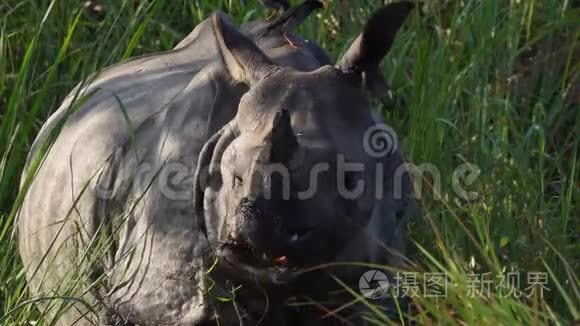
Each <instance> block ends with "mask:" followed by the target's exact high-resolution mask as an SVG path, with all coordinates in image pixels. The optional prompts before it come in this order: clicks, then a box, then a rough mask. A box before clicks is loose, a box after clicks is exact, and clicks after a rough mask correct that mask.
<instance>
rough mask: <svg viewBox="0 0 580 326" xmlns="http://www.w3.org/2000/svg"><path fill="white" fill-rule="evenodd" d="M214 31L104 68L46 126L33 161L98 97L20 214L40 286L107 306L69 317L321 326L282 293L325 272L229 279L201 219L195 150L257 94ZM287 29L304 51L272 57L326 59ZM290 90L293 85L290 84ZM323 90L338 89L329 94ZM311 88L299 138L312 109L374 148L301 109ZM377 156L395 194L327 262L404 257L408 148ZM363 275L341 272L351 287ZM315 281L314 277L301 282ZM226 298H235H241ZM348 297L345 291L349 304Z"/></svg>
mask: <svg viewBox="0 0 580 326" xmlns="http://www.w3.org/2000/svg"><path fill="white" fill-rule="evenodd" d="M221 19H224V20H225V18H223V17H222V18H221ZM264 26H265V23H264V22H256V23H253V24H251V25H248V26H245V27H244V28H243V29H242V31H243V32H244V33H245V35H247V36H248V37H249V38H253V37H255V36H256V35H258V34H260V32H261V31H262V30H263V27H264ZM215 35H216V34H215V33H214V27H213V26H212V20H211V19H208V20H205V21H203V22H202V23H200V24H199V25H198V26H197V27H196V28H195V29H194V30H193V32H192V33H191V34H190V35H188V36H187V37H186V38H185V39H184V40H183V41H182V42H181V43H179V44H178V45H177V46H176V48H175V49H174V50H171V51H168V52H164V53H159V54H153V55H147V56H143V57H139V58H135V59H133V60H130V61H128V62H125V63H121V64H117V65H114V66H111V67H108V68H106V69H104V70H102V71H100V72H99V73H98V74H97V75H96V76H94V77H93V78H92V79H90V80H89V81H88V82H90V85H89V86H86V87H83V86H78V87H77V88H76V89H75V90H73V91H72V92H71V94H70V95H69V96H68V97H67V98H66V99H65V101H64V102H63V104H62V106H61V107H60V108H59V109H58V111H57V112H56V113H54V114H53V115H52V116H51V117H50V119H49V120H48V121H47V122H46V124H45V125H44V126H43V128H42V130H41V131H40V133H39V135H38V138H37V140H36V141H35V143H34V146H33V149H32V153H31V155H30V157H33V154H34V153H35V151H37V150H38V148H39V147H40V145H41V144H42V143H43V142H44V141H45V140H46V139H47V138H48V135H49V134H50V133H51V131H52V130H53V129H54V128H56V125H57V124H58V122H59V121H60V119H63V118H64V117H65V116H66V112H67V111H68V110H69V108H70V106H71V102H72V101H73V99H74V98H77V97H83V95H88V94H89V95H90V96H87V98H86V99H85V100H86V102H84V103H83V104H82V105H80V107H79V108H78V110H76V112H74V113H72V114H71V115H70V116H68V118H67V120H66V123H65V124H64V127H63V129H62V132H60V134H59V135H58V137H57V139H56V141H55V142H54V144H53V146H52V148H51V149H50V151H49V152H48V154H47V155H46V158H45V160H44V162H43V164H42V166H41V167H40V169H39V171H38V173H37V175H36V177H35V179H34V182H33V183H32V185H31V187H30V189H29V191H28V192H27V194H26V198H25V201H24V204H23V206H22V210H21V212H20V217H19V223H18V235H19V243H20V252H21V256H22V259H23V262H24V266H25V267H26V270H27V278H28V280H29V287H30V290H31V293H32V294H33V295H38V296H54V295H67V296H68V295H70V296H76V297H80V298H82V299H83V300H85V301H86V302H87V303H89V304H91V305H93V306H94V307H95V308H96V309H97V312H98V316H95V315H94V314H93V313H92V312H89V310H87V309H86V307H85V305H84V304H83V303H76V304H74V305H73V306H72V308H70V307H65V308H70V309H67V311H66V313H65V314H64V316H63V318H62V319H61V320H60V322H59V325H71V324H74V323H77V324H79V325H91V324H99V323H100V324H107V323H108V324H118V325H158V324H159V325H197V324H215V323H216V321H217V322H219V324H220V325H230V324H232V323H236V324H237V323H238V320H239V319H241V320H243V321H246V323H247V324H248V325H251V324H253V323H256V322H258V321H259V320H262V322H263V324H276V325H283V324H284V323H287V324H294V323H297V324H306V323H308V322H310V323H312V324H316V323H318V319H317V317H316V316H315V315H316V314H315V313H311V312H305V311H300V312H297V311H295V310H292V309H290V308H288V309H286V308H284V306H283V302H284V300H285V299H286V296H290V295H294V294H296V293H293V291H292V290H293V289H308V288H310V287H312V288H316V286H315V285H319V284H323V282H320V283H319V282H317V281H316V280H317V279H318V278H317V276H316V275H318V274H316V273H315V274H314V275H309V276H308V277H306V278H304V279H300V278H297V279H295V280H293V281H292V282H295V283H292V282H290V283H288V285H285V284H260V282H257V284H255V283H253V282H251V281H247V280H246V281H240V282H237V281H235V280H234V278H232V277H231V274H227V273H226V274H224V273H221V272H220V266H221V264H220V263H218V264H214V263H215V262H216V256H215V251H216V247H217V246H218V243H216V241H219V240H220V239H214V238H216V237H218V235H216V234H218V233H219V230H217V229H215V228H217V227H218V226H219V225H221V224H220V223H218V222H216V221H215V220H208V219H209V218H208V216H213V215H212V214H215V212H213V213H212V214H209V213H208V214H207V215H206V214H205V213H203V212H202V213H201V214H196V210H195V209H194V191H193V190H194V188H195V187H194V184H193V174H194V171H195V169H196V165H197V163H198V158H199V153H200V151H201V150H202V147H203V146H204V144H206V142H207V141H208V139H210V137H212V135H214V134H215V133H216V132H218V131H219V130H220V129H221V128H222V127H223V126H224V125H226V124H227V123H228V122H230V121H231V120H232V119H234V117H235V116H236V114H237V113H238V112H237V111H238V105H239V102H240V99H241V97H242V96H243V95H244V94H245V92H247V90H248V86H246V84H244V83H240V82H239V81H236V80H234V78H232V76H231V73H229V72H228V70H227V69H226V68H225V67H224V61H223V60H222V56H220V55H218V51H219V47H218V42H217V41H216V36H215ZM291 37H292V38H294V39H295V40H296V44H300V46H299V47H298V48H292V47H290V46H289V45H288V44H287V43H286V42H285V41H284V40H283V38H282V37H281V35H279V34H275V33H274V34H273V35H269V36H267V37H265V38H263V39H262V40H261V41H260V42H259V44H258V46H259V48H260V49H261V50H263V51H264V53H266V55H267V56H268V57H269V58H270V59H271V60H272V61H273V62H274V63H276V64H278V65H282V66H287V67H291V68H293V71H299V72H312V71H315V70H317V69H319V68H320V67H323V66H325V65H329V64H330V61H329V59H328V57H327V55H326V54H325V53H324V51H323V50H321V49H320V48H319V47H318V46H317V45H315V44H312V43H305V41H303V40H301V39H299V38H297V37H295V36H291ZM323 69H331V67H330V66H327V68H323ZM332 69H334V68H332ZM332 69H331V70H332ZM285 87H289V85H284V84H283V83H281V84H280V88H285ZM319 95H320V96H321V97H324V98H332V97H333V96H334V94H332V92H330V93H326V94H319ZM305 96H306V98H305V99H304V101H305V104H304V106H303V107H304V108H302V109H301V108H300V107H301V106H300V107H286V108H283V109H287V110H289V112H290V115H291V116H292V125H293V128H294V129H295V130H296V131H297V133H298V131H299V130H301V126H304V125H308V124H309V123H310V122H309V121H308V119H309V117H313V116H314V117H315V118H316V119H317V120H316V130H317V131H316V132H317V133H320V134H321V135H324V137H326V138H327V139H330V140H331V141H332V142H334V143H335V144H336V146H335V147H333V148H336V149H337V150H339V151H341V152H347V153H350V152H353V153H360V155H362V154H364V152H363V149H362V144H363V139H362V135H363V133H364V131H365V129H366V128H362V127H361V128H359V130H357V131H356V133H353V134H348V132H347V131H345V130H348V129H349V125H348V123H351V122H349V121H347V122H348V123H347V124H345V121H344V120H345V119H344V115H343V116H339V115H336V116H335V115H334V113H333V110H334V108H325V109H324V110H322V111H320V112H318V111H317V112H318V113H316V115H308V114H305V113H304V112H303V111H300V110H318V109H317V108H315V107H314V106H312V105H309V104H308V103H310V102H309V100H308V97H309V96H318V95H316V94H314V95H313V94H306V95H305ZM280 109H281V108H279V107H272V110H278V111H279V110H280ZM351 109H353V110H356V109H357V108H351ZM363 109H364V108H363ZM300 112H302V113H300ZM125 114H126V115H125ZM365 114H366V116H367V118H364V119H363V118H361V119H362V120H361V119H359V118H357V117H359V116H361V115H360V114H359V115H356V116H355V118H356V119H359V120H360V121H356V119H355V120H353V121H352V123H353V124H355V125H357V124H360V126H366V127H371V126H372V125H373V124H374V123H376V122H378V121H380V120H375V121H373V119H376V118H374V116H373V115H372V114H371V113H370V111H369V112H368V114H367V113H365ZM321 117H323V119H320V118H321ZM363 117H364V116H363ZM351 120H352V119H351ZM357 126H358V125H357ZM345 135H348V138H345ZM353 135H357V136H356V137H358V138H356V137H355V136H353ZM321 137H322V136H321ZM357 155H359V154H357ZM377 162H381V163H383V164H385V166H386V167H387V168H386V169H385V171H386V172H385V174H386V175H385V176H384V184H385V192H387V195H386V196H385V198H384V199H382V200H379V201H376V202H375V203H374V204H373V207H374V208H373V209H372V214H371V216H369V219H368V221H367V222H365V223H363V225H362V227H361V231H360V232H359V231H357V230H356V229H353V230H352V233H351V237H350V238H348V239H346V240H345V241H343V242H344V243H343V244H344V246H343V247H342V248H340V250H337V252H336V253H335V254H334V258H333V259H332V260H331V261H365V262H377V263H389V264H391V265H396V264H397V263H398V262H397V259H396V257H395V255H393V254H392V251H387V250H386V249H385V248H386V247H389V248H391V249H393V251H395V250H397V251H403V249H404V246H403V242H402V230H401V228H400V226H401V224H402V223H401V220H400V219H399V217H401V216H403V215H405V212H406V211H407V210H408V208H409V207H411V206H412V205H411V203H410V201H409V199H408V194H409V193H410V189H411V187H410V185H409V181H408V179H407V178H406V176H404V177H403V179H402V180H403V185H402V188H401V189H402V193H403V198H401V199H399V198H394V197H393V193H392V191H393V190H392V189H393V187H392V183H393V175H394V174H395V171H396V169H397V168H398V167H399V166H400V165H401V164H403V158H402V155H401V154H400V152H399V151H396V152H394V153H392V154H390V155H388V156H386V157H383V158H380V159H374V158H368V160H367V163H368V164H371V163H372V164H374V163H377ZM205 200H206V201H207V199H205ZM204 207H205V206H204ZM209 207H211V205H209ZM200 215H204V216H200ZM222 218H227V217H222ZM208 234H210V235H211V234H214V236H208ZM214 265H215V266H214ZM208 269H211V273H210V272H207V271H208ZM363 271H364V269H362V270H354V269H353V268H343V269H340V268H336V269H334V270H333V272H334V273H335V274H336V275H340V276H341V278H342V279H344V280H345V281H346V282H351V284H352V285H353V286H355V287H356V286H357V285H358V278H359V277H360V275H361V273H362V272H363ZM319 274H324V273H322V272H320V273H319ZM309 280H314V281H312V282H313V283H312V284H311V285H308V284H307V285H304V282H309ZM214 282H215V283H216V285H215V286H214V285H213V284H214ZM238 283H241V284H243V285H244V287H243V289H248V290H247V291H246V292H243V290H240V292H239V295H236V296H235V297H234V296H233V295H232V294H231V293H230V291H229V290H230V289H231V288H232V287H234V286H236V285H237V284H238ZM334 286H335V287H336V288H340V287H339V286H336V284H334ZM252 289H253V290H252ZM300 291H301V290H300ZM305 291H306V290H305ZM236 293H238V292H236ZM324 293H325V292H324V291H323V290H321V291H318V292H317V295H319V296H321V299H324ZM299 294H300V293H298V295H299ZM312 296H313V297H314V296H315V295H312ZM218 297H230V298H232V297H233V301H229V300H223V299H222V300H218V299H216V298H218ZM351 299H352V297H350V296H349V295H346V296H345V301H343V302H347V301H346V300H351ZM60 303H62V302H60V301H55V303H54V304H53V305H52V306H51V307H50V311H51V314H52V315H59V314H61V313H62V311H61V310H59V308H61V307H60V306H59V304H60ZM40 308H41V309H45V308H48V306H46V305H41V306H40ZM329 319H331V318H328V319H325V320H323V321H321V323H323V322H328V321H329Z"/></svg>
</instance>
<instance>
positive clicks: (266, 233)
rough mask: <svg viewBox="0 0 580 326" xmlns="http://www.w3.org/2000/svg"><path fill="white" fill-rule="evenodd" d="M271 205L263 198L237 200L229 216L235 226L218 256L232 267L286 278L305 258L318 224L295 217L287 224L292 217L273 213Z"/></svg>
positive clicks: (314, 237) (300, 265)
mask: <svg viewBox="0 0 580 326" xmlns="http://www.w3.org/2000/svg"><path fill="white" fill-rule="evenodd" d="M273 206H274V207H275V206H277V204H276V203H273V202H272V201H268V200H266V199H263V198H260V199H250V198H247V197H245V198H243V199H242V200H241V201H240V204H239V206H238V209H237V212H236V214H235V215H234V216H233V217H231V218H232V219H233V220H234V221H235V224H236V228H235V230H234V231H233V232H232V233H231V234H230V235H229V236H228V238H227V239H226V241H225V242H224V243H222V244H221V246H220V250H219V256H220V257H221V258H223V259H224V260H226V262H227V263H228V264H229V265H230V266H231V267H232V268H237V269H245V270H247V271H250V272H251V273H252V274H256V273H258V274H263V273H264V272H266V273H268V272H270V274H272V275H277V276H282V275H284V276H285V277H284V278H288V277H290V276H291V274H292V273H295V272H296V270H297V268H299V267H302V266H303V265H304V263H305V262H306V261H307V260H308V255H307V253H306V251H305V249H306V248H308V247H311V246H312V244H313V243H314V242H315V241H316V236H315V234H316V230H317V227H316V226H315V225H309V224H308V223H300V222H298V223H296V220H294V221H293V222H294V223H288V221H287V219H289V218H291V217H282V216H281V215H278V214H276V213H275V211H274V210H273V209H272V207H273ZM281 280H282V278H279V277H278V278H276V279H275V281H276V282H279V281H281Z"/></svg>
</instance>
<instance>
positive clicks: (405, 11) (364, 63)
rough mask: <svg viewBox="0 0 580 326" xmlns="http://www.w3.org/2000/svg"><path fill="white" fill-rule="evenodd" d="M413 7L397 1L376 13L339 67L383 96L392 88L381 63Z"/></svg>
mask: <svg viewBox="0 0 580 326" xmlns="http://www.w3.org/2000/svg"><path fill="white" fill-rule="evenodd" d="M413 7H414V5H413V4H412V3H410V2H396V3H392V4H389V5H386V6H384V7H382V8H381V9H379V10H377V11H376V12H374V13H373V15H372V16H371V18H370V19H369V20H368V22H367V23H366V25H365V29H364V31H363V32H362V33H361V34H360V35H359V36H358V37H357V38H356V39H355V40H354V42H353V43H352V45H351V46H350V48H349V49H348V50H347V51H346V53H345V54H344V55H343V56H342V58H341V59H340V60H339V61H338V63H337V67H338V68H339V69H340V70H342V71H343V72H344V73H347V74H354V75H355V77H357V78H356V80H359V81H361V82H362V83H363V85H362V86H364V87H365V88H366V89H367V90H369V91H371V92H373V93H375V95H378V96H379V97H383V94H382V93H383V92H387V91H388V89H387V84H386V82H385V80H384V79H383V76H382V74H381V73H380V70H379V65H380V64H381V61H382V60H383V58H384V57H385V56H386V55H387V53H388V52H389V50H390V48H391V46H392V45H393V41H394V40H395V36H396V34H397V32H398V31H399V29H400V28H401V26H402V25H403V23H404V22H405V19H406V18H407V16H408V15H409V13H410V12H411V10H412V9H413ZM377 93H378V94H377Z"/></svg>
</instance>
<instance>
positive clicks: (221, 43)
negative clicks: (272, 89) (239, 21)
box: [212, 12, 277, 86]
mask: <svg viewBox="0 0 580 326" xmlns="http://www.w3.org/2000/svg"><path fill="white" fill-rule="evenodd" d="M212 22H213V29H214V34H215V37H216V40H217V42H218V52H219V55H220V56H221V58H222V60H223V62H224V64H225V66H226V68H227V70H228V72H229V74H230V76H232V78H233V79H234V80H235V81H238V82H241V83H245V84H248V85H249V86H251V85H254V84H256V83H257V82H258V81H260V80H261V79H263V78H264V77H266V76H268V75H269V74H271V73H273V72H274V71H276V70H277V66H276V65H275V64H274V63H273V62H272V61H271V60H270V59H269V58H268V57H267V56H266V55H265V54H264V52H262V51H261V50H260V49H259V48H258V46H256V44H254V42H252V41H251V40H250V39H248V38H247V37H245V36H244V35H242V33H240V32H239V31H238V30H237V29H236V28H235V27H234V26H232V25H231V24H230V23H229V22H228V21H227V18H226V17H225V16H224V15H223V14H221V13H217V12H216V13H214V14H213V15H212Z"/></svg>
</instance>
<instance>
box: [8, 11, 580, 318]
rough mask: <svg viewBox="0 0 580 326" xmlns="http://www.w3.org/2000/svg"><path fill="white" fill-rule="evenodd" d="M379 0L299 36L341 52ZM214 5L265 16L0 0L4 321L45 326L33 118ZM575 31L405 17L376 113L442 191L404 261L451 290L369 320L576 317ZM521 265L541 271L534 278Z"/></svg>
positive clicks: (430, 187)
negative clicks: (23, 256)
mask: <svg viewBox="0 0 580 326" xmlns="http://www.w3.org/2000/svg"><path fill="white" fill-rule="evenodd" d="M293 2H294V3H296V2H297V1H293ZM87 3H91V2H90V1H89V2H87ZM378 3H379V1H369V0H352V1H348V0H345V1H342V2H340V1H337V0H332V1H330V2H329V6H328V7H327V8H326V9H325V10H323V11H321V12H320V13H319V15H318V16H317V17H312V18H311V19H310V20H309V21H308V22H307V23H306V24H305V25H304V26H302V27H301V28H300V31H299V32H300V33H299V34H301V35H303V36H306V37H309V38H311V39H315V40H317V41H318V42H320V44H321V45H322V46H323V47H324V48H326V49H327V50H328V51H329V52H330V53H331V55H332V57H333V58H336V57H338V56H339V55H340V53H341V52H342V51H344V50H345V47H346V46H347V45H348V44H349V43H350V42H351V41H352V39H353V38H354V37H355V36H356V34H357V33H359V32H360V30H361V27H362V23H363V21H364V18H365V17H367V16H368V15H369V13H370V11H371V10H372V9H373V8H376V7H377V6H378ZM574 6H575V7H574ZM218 8H219V9H220V10H222V11H224V12H227V13H229V14H230V15H231V17H232V18H233V19H234V20H235V21H236V22H237V23H242V22H245V21H249V20H252V19H254V18H258V17H264V16H266V15H267V12H266V11H265V10H263V9H262V8H261V7H260V6H259V3H258V2H257V1H251V0H249V1H248V5H246V6H244V5H242V3H241V2H240V1H234V0H229V1H224V0H215V1H208V0H177V1H161V0H141V1H139V0H133V1H129V0H127V1H118V0H100V1H95V2H94V3H92V5H91V6H86V5H84V4H83V1H72V0H62V1H48V0H35V1H31V0H29V1H25V0H3V1H2V2H1V3H0V324H1V325H13V324H14V325H25V324H27V323H28V322H37V323H38V324H43V325H44V324H48V321H46V320H44V321H43V320H42V316H41V315H40V314H39V312H38V311H37V310H36V309H35V308H34V305H32V304H31V303H32V302H34V301H35V300H36V299H37V298H34V297H30V296H29V295H28V294H27V292H26V287H25V280H24V275H23V272H22V266H21V263H20V261H19V257H18V253H17V244H16V243H15V240H14V238H13V225H14V220H15V216H16V212H17V211H18V208H19V203H20V200H21V197H20V196H19V192H18V188H19V180H20V177H21V171H22V169H23V165H24V163H25V158H26V154H27V152H28V151H29V149H30V144H31V143H32V141H33V140H34V137H35V135H36V133H37V132H38V130H39V128H40V127H41V125H42V123H43V122H44V121H45V120H46V118H47V117H48V116H49V115H50V114H51V113H52V112H53V111H54V110H55V109H56V108H57V107H58V106H59V104H60V102H61V101H62V100H63V97H64V96H65V95H66V94H67V93H68V92H69V91H70V90H71V89H72V87H73V86H74V85H75V84H77V83H78V82H79V81H81V80H82V79H83V78H85V77H87V76H88V75H90V74H91V73H93V72H95V71H97V70H99V69H100V68H103V67H105V66H107V65H110V64H113V63H116V62H119V61H122V60H125V59H127V58H129V57H132V56H136V55H140V54H144V53H151V52H156V51H161V50H167V49H171V48H172V47H173V46H175V45H176V44H177V43H178V42H179V41H180V40H181V39H182V38H183V37H185V36H186V35H187V34H188V33H189V32H190V31H191V29H192V28H193V26H195V24H196V23H197V22H199V21H200V20H201V19H203V18H205V17H207V16H208V14H209V13H210V12H212V11H213V10H215V9H218ZM579 42H580V6H578V3H577V2H574V1H566V0H541V1H540V0H536V1H534V0H519V1H515V0H514V1H502V0H481V1H475V0H463V1H425V2H424V5H423V6H422V7H421V15H414V16H413V17H412V18H410V19H409V21H408V22H407V24H406V26H405V28H404V30H403V32H402V33H401V34H400V35H399V37H398V39H397V41H396V43H395V45H394V47H393V50H392V51H391V53H390V55H389V57H388V58H387V60H385V62H384V65H383V72H384V73H385V76H387V77H388V80H389V82H390V84H391V86H392V88H393V93H394V100H393V102H392V103H390V105H389V107H388V108H387V107H383V106H382V105H378V107H377V109H379V110H381V112H382V113H383V114H384V115H385V117H386V119H387V121H388V122H389V123H390V124H391V125H392V126H393V127H394V129H395V130H397V132H398V134H399V139H400V141H401V143H402V146H403V147H404V149H405V151H406V155H407V157H408V159H409V161H410V162H412V163H414V164H416V165H418V166H419V165H421V164H425V163H428V164H431V165H432V166H434V167H436V168H437V170H438V171H439V173H440V186H437V182H436V181H437V178H436V177H433V176H432V175H426V176H425V178H424V179H419V180H418V181H419V182H422V183H423V187H422V190H421V194H422V195H421V198H420V200H419V202H420V204H421V207H422V210H423V216H422V217H420V218H418V219H415V220H413V221H411V222H410V223H409V232H410V245H409V256H410V259H411V260H412V261H413V262H414V263H415V264H416V269H417V271H421V272H433V273H446V274H447V277H448V288H447V293H446V296H445V297H442V298H432V297H426V296H424V295H423V296H420V297H418V298H413V301H414V302H415V305H416V307H417V309H416V310H417V313H415V314H413V315H412V316H399V317H395V318H394V319H389V318H393V317H392V316H390V317H389V316H385V315H382V314H381V313H380V312H379V311H375V312H374V313H372V314H371V315H372V317H369V318H370V319H371V320H372V321H375V322H376V323H377V324H385V323H391V322H393V323H400V322H404V323H407V322H408V319H412V320H414V321H415V322H418V323H420V324H424V323H426V324H429V323H433V324H440V323H441V324H469V325H472V324H473V325H476V324H496V325H512V324H523V325H531V324H532V325H537V324H562V325H566V324H569V323H570V322H571V321H573V320H576V322H579V321H580V283H579V279H578V274H579V273H578V271H580V211H579V208H580V178H579V174H580V162H578V157H579V153H578V149H579V142H580V76H579V71H580V60H578V58H580V43H579ZM464 163H471V164H473V166H477V168H478V170H479V171H480V174H479V176H478V177H477V178H475V180H473V182H472V183H471V184H470V186H469V189H470V191H472V192H474V193H473V194H472V195H473V196H471V199H470V200H464V199H461V198H459V197H458V196H457V192H456V191H454V189H455V188H454V186H453V185H454V184H453V175H454V171H457V168H458V167H459V166H461V165H462V164H464ZM508 272H510V273H512V274H510V275H516V274H514V273H516V272H517V273H519V274H517V275H520V277H521V284H520V286H519V289H520V290H521V291H522V292H523V295H522V296H520V297H516V296H514V295H505V293H503V292H502V291H503V290H502V288H501V287H500V286H496V285H498V282H499V279H500V278H497V277H496V276H498V275H500V274H501V275H506V274H507V273H508ZM483 273H489V274H485V275H487V277H489V278H490V279H493V284H492V285H491V291H490V294H489V295H481V293H477V292H476V293H474V291H475V290H477V289H474V287H473V284H474V283H473V278H474V277H475V276H476V275H480V276H481V274H483ZM534 273H536V274H534ZM424 275H425V274H419V281H421V276H424ZM530 275H532V276H531V277H532V278H533V277H534V275H535V276H538V277H543V276H546V277H547V280H543V279H541V278H540V279H538V280H536V281H538V282H536V283H537V284H536V285H534V282H533V281H534V280H533V279H531V278H530V279H528V277H530ZM530 284H531V285H532V286H531V287H529V285H530ZM538 284H544V285H545V286H546V287H547V289H546V290H545V291H544V292H543V297H542V296H541V295H540V285H538ZM532 289H534V290H535V292H534V293H530V292H532ZM480 290H481V289H480ZM357 295H358V296H360V294H359V293H358V289H357V290H356V291H355V292H354V293H353V299H356V298H355V297H356V296H357ZM55 300H65V299H63V298H59V299H55ZM369 309H370V308H369Z"/></svg>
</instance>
